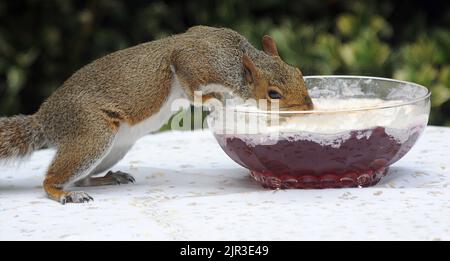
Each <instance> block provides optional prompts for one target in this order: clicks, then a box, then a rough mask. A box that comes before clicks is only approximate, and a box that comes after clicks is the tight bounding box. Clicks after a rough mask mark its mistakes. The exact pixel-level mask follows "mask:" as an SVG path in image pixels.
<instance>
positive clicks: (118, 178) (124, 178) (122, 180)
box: [105, 171, 136, 185]
mask: <svg viewBox="0 0 450 261" xmlns="http://www.w3.org/2000/svg"><path fill="white" fill-rule="evenodd" d="M105 178H108V179H111V180H114V181H115V183H116V184H117V185H120V184H128V183H134V182H136V180H135V179H134V177H133V176H131V175H130V174H128V173H125V172H122V171H116V172H112V171H109V172H108V173H106V175H105Z"/></svg>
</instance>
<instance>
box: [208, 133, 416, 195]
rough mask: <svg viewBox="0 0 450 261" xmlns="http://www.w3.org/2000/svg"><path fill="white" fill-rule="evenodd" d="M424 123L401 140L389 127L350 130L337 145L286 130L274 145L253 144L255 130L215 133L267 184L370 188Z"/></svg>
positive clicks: (226, 148)
mask: <svg viewBox="0 0 450 261" xmlns="http://www.w3.org/2000/svg"><path fill="white" fill-rule="evenodd" d="M423 128H424V126H416V127H414V128H411V129H410V130H407V132H408V133H407V135H408V136H407V138H406V139H405V140H403V141H399V140H398V139H397V138H395V137H393V136H391V135H389V134H388V133H387V131H386V129H385V128H383V127H376V128H373V129H368V130H362V131H351V132H350V134H349V136H347V137H346V139H345V140H343V141H341V142H340V144H339V145H338V146H333V145H324V144H320V143H318V142H316V141H312V140H302V139H297V138H295V137H292V138H291V137H289V136H286V135H283V137H280V138H279V139H278V140H277V141H276V142H272V143H270V144H267V145H265V144H261V145H259V144H253V143H252V142H249V140H252V139H254V140H260V138H259V137H257V136H258V134H254V135H224V134H215V137H216V138H217V140H218V141H219V144H220V146H221V147H222V148H223V150H224V151H225V152H226V153H227V154H228V156H230V157H231V158H232V159H233V160H234V161H236V162H237V163H239V164H240V165H242V166H243V167H245V168H247V169H249V170H250V171H251V172H250V173H251V176H252V177H253V178H254V179H255V180H257V181H258V182H260V183H261V184H262V185H263V186H264V187H268V188H272V189H278V188H282V189H290V188H302V189H307V188H342V187H367V186H371V185H375V184H377V183H378V182H379V181H380V179H381V178H382V177H383V176H384V175H386V172H387V170H388V166H389V165H391V164H392V163H394V162H396V161H397V160H398V159H400V158H401V157H403V156H404V155H405V154H406V152H408V151H409V149H410V148H411V147H412V146H413V145H414V143H415V142H416V140H417V139H418V137H419V135H420V133H421V132H422V130H423Z"/></svg>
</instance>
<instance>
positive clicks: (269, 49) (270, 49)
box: [262, 35, 279, 56]
mask: <svg viewBox="0 0 450 261" xmlns="http://www.w3.org/2000/svg"><path fill="white" fill-rule="evenodd" d="M262 46H263V50H264V52H266V53H267V54H270V55H272V56H279V55H278V50H277V44H276V43H275V40H274V39H273V38H272V37H270V36H268V35H264V36H263V39H262Z"/></svg>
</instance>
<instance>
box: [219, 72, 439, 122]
mask: <svg viewBox="0 0 450 261" xmlns="http://www.w3.org/2000/svg"><path fill="white" fill-rule="evenodd" d="M303 78H304V79H305V80H306V79H308V78H343V79H344V78H350V79H370V80H380V81H389V82H397V83H403V84H409V85H413V86H416V87H418V88H421V89H424V90H426V94H425V95H423V96H420V97H417V98H414V99H411V100H406V101H402V102H399V103H395V104H388V105H377V106H371V107H361V108H352V109H338V110H306V111H263V110H245V109H240V108H236V107H233V108H230V107H226V106H224V107H223V108H224V109H225V110H231V111H235V112H242V113H251V114H253V113H254V114H280V115H283V114H333V113H342V112H357V111H368V110H376V109H387V108H395V107H400V106H404V105H409V104H413V103H416V102H419V101H423V100H426V99H428V98H429V97H430V96H431V90H429V89H428V88H427V87H425V86H423V85H420V84H417V83H413V82H408V81H403V80H396V79H391V78H384V77H372V76H358V75H309V76H304V77H303Z"/></svg>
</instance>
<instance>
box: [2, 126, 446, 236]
mask: <svg viewBox="0 0 450 261" xmlns="http://www.w3.org/2000/svg"><path fill="white" fill-rule="evenodd" d="M53 154H54V152H53V151H50V150H42V151H38V152H36V153H35V154H33V156H32V157H31V158H30V159H29V161H26V162H23V163H22V164H21V165H20V166H19V167H14V166H8V167H4V166H2V167H0V239H1V240H6V239H8V240H11V239H13V240H20V239H37V240H96V239H102V240H115V239H125V240H127V239H130V240H172V239H176V240H325V239H330V240H365V239H369V240H372V239H374V240H378V239H379V240H381V239H390V240H400V239H406V240H408V239H424V240H440V239H442V240H445V239H447V240H448V239H450V162H449V159H450V128H442V127H428V128H427V129H426V131H425V134H424V135H423V136H422V137H421V138H420V140H419V142H418V144H416V146H415V147H414V148H413V150H412V151H410V153H409V154H407V155H406V156H405V157H404V158H403V159H402V160H400V161H399V162H397V163H396V164H395V165H394V166H393V167H391V170H390V174H389V175H388V176H387V177H385V178H384V179H383V180H382V181H381V182H380V184H378V185H377V186H375V187H371V188H363V189H358V188H355V189H327V190H280V191H271V190H266V189H263V188H262V187H261V186H260V185H259V184H257V183H256V182H254V181H253V180H251V179H250V178H249V176H248V174H247V171H246V170H245V169H243V168H242V167H240V166H239V165H237V164H236V163H234V162H233V161H232V160H231V159H229V158H228V157H227V156H226V154H225V153H224V152H223V151H222V150H221V149H220V147H219V145H218V144H217V143H216V141H215V140H214V138H213V136H212V135H211V134H210V133H209V131H207V130H206V131H195V132H164V133H160V134H155V135H149V136H146V137H144V138H142V139H141V140H139V141H138V142H137V144H136V145H135V146H134V148H133V149H132V150H131V151H130V152H129V153H128V155H127V156H126V157H125V158H124V159H123V160H122V161H121V162H119V163H118V164H117V165H116V166H115V167H114V168H113V169H114V170H122V171H127V172H129V173H131V174H133V175H134V176H135V178H136V184H130V185H121V186H107V187H94V188H86V189H84V190H85V191H86V192H88V193H89V194H90V195H91V196H93V197H94V198H95V201H94V202H91V203H85V204H66V205H61V204H59V203H56V202H54V201H51V200H49V199H47V198H46V196H45V194H44V191H43V189H42V181H43V175H44V172H45V170H46V168H47V165H48V163H49V161H50V159H51V157H52V155H53Z"/></svg>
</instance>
